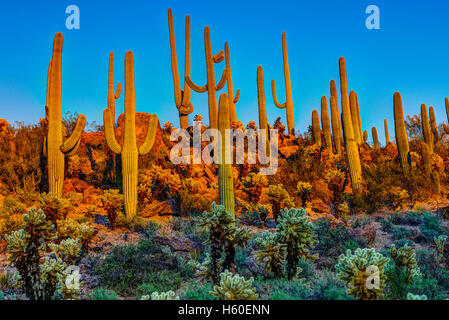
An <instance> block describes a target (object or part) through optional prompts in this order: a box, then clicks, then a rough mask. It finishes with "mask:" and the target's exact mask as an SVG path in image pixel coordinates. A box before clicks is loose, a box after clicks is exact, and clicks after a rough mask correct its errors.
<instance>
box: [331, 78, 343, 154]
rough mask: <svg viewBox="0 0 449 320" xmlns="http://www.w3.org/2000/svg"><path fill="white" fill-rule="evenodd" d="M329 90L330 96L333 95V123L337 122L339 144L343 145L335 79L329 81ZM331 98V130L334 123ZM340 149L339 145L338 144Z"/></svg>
mask: <svg viewBox="0 0 449 320" xmlns="http://www.w3.org/2000/svg"><path fill="white" fill-rule="evenodd" d="M330 92H331V97H335V124H336V125H337V123H338V127H339V128H340V134H339V136H340V140H341V141H340V145H343V144H344V143H345V141H344V139H343V126H342V125H341V118H340V111H339V109H338V94H337V85H336V84H335V80H331V82H330ZM332 112H334V111H332V99H331V116H332V130H333V126H334V125H333V123H334V119H333V117H334V116H333V115H332ZM334 143H335V137H334ZM340 149H341V146H340Z"/></svg>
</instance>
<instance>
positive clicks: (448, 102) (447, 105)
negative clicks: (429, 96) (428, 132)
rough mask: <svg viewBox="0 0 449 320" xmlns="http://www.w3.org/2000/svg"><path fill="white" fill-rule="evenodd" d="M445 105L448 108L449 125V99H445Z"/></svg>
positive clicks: (448, 120)
mask: <svg viewBox="0 0 449 320" xmlns="http://www.w3.org/2000/svg"><path fill="white" fill-rule="evenodd" d="M444 105H445V106H446V116H447V122H448V123H449V98H447V97H446V98H444Z"/></svg>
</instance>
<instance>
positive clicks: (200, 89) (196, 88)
mask: <svg viewBox="0 0 449 320" xmlns="http://www.w3.org/2000/svg"><path fill="white" fill-rule="evenodd" d="M186 83H187V84H188V85H189V87H190V88H192V90H193V91H196V92H198V93H203V92H206V91H207V85H204V86H202V87H200V86H197V85H196V84H195V83H194V82H193V81H192V79H191V78H190V76H186Z"/></svg>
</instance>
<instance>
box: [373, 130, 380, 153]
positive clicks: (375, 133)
mask: <svg viewBox="0 0 449 320" xmlns="http://www.w3.org/2000/svg"><path fill="white" fill-rule="evenodd" d="M371 134H372V136H373V145H374V150H377V149H379V137H378V136H377V129H376V127H372V128H371Z"/></svg>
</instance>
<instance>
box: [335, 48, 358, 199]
mask: <svg viewBox="0 0 449 320" xmlns="http://www.w3.org/2000/svg"><path fill="white" fill-rule="evenodd" d="M339 64H340V88H341V105H342V110H343V112H342V118H343V127H344V134H345V145H346V158H347V162H348V166H349V173H350V176H351V183H352V189H353V191H354V193H355V194H357V193H358V192H359V191H360V188H361V182H362V168H361V165H360V157H359V149H358V146H357V141H356V139H355V137H354V131H355V130H354V129H353V126H352V123H353V122H352V117H351V110H350V107H349V97H348V80H347V75H346V62H345V59H344V58H343V57H341V58H340V61H339Z"/></svg>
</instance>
